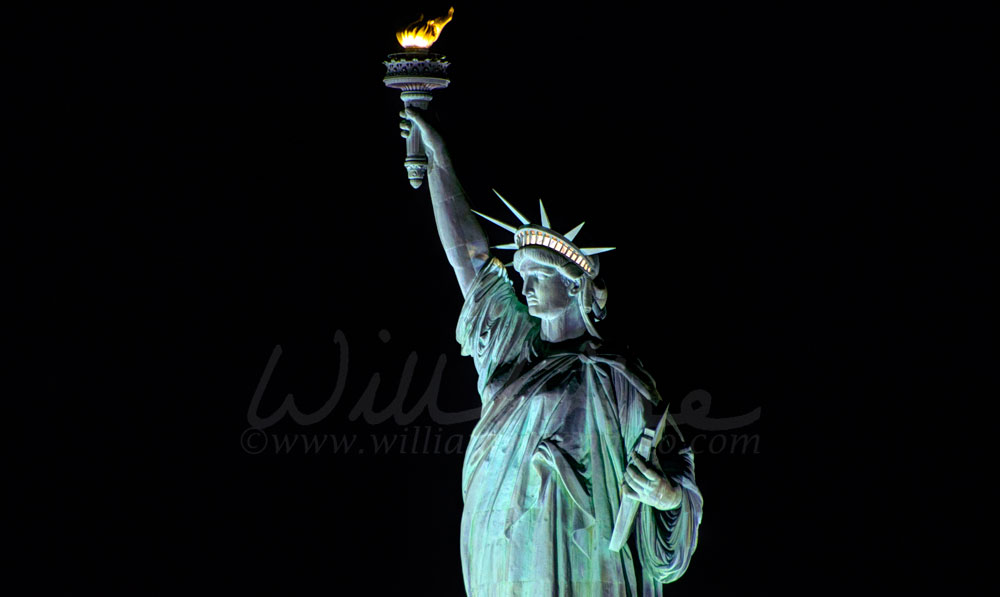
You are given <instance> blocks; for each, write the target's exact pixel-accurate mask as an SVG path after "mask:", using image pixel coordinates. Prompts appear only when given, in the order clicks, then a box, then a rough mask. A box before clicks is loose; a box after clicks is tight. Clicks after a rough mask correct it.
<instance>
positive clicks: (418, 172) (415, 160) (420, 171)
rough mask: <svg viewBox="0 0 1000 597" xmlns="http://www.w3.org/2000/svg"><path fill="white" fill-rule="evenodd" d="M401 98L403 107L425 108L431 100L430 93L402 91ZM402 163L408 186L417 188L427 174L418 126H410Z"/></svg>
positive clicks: (425, 157) (425, 155) (425, 158)
mask: <svg viewBox="0 0 1000 597" xmlns="http://www.w3.org/2000/svg"><path fill="white" fill-rule="evenodd" d="M402 98H403V106H404V107H406V108H416V109H417V110H426V109H427V104H428V103H430V101H431V99H430V98H431V94H430V93H414V92H412V91H411V92H406V91H404V92H403V93H402ZM403 165H404V166H405V167H406V175H407V176H408V177H409V179H410V186H411V187H413V188H415V189H419V188H420V185H422V184H423V182H424V176H425V175H426V174H427V154H426V153H424V142H423V140H422V139H421V138H420V129H419V128H418V127H415V126H414V127H410V135H409V136H408V137H407V138H406V161H405V162H403Z"/></svg>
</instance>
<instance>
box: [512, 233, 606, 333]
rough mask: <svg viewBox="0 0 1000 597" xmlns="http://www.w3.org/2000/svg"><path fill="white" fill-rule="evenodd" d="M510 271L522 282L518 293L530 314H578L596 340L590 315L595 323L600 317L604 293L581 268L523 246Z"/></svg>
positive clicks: (547, 316)
mask: <svg viewBox="0 0 1000 597" xmlns="http://www.w3.org/2000/svg"><path fill="white" fill-rule="evenodd" d="M592 263H594V264H596V263H597V259H596V258H594V259H593V261H592ZM514 269H515V270H517V273H519V274H520V275H521V278H522V280H523V281H524V283H523V285H522V289H521V291H522V293H523V294H524V298H525V302H526V303H527V305H528V312H529V313H530V314H531V315H534V316H535V317H538V318H539V319H556V318H559V317H562V316H563V315H564V313H566V312H567V311H570V313H573V314H578V315H579V317H580V318H581V319H582V320H583V322H584V324H585V325H586V327H587V330H588V331H589V332H590V334H591V335H593V336H596V337H598V338H599V337H600V335H599V334H598V333H597V330H596V329H594V327H593V323H592V322H591V318H590V315H592V316H593V318H594V319H595V320H600V319H602V318H603V317H604V314H605V308H604V305H605V302H606V300H607V290H606V289H605V288H604V286H603V284H601V283H600V282H598V281H596V280H595V279H594V278H593V277H592V276H588V275H587V274H586V273H585V272H584V270H583V268H581V267H580V266H579V265H577V264H576V263H573V262H572V261H570V260H569V259H567V258H566V257H564V256H563V255H560V254H559V253H557V252H556V251H553V250H552V249H548V248H546V247H543V246H527V247H523V248H521V249H519V250H517V251H516V252H515V253H514Z"/></svg>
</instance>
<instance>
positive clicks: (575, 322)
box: [541, 308, 587, 343]
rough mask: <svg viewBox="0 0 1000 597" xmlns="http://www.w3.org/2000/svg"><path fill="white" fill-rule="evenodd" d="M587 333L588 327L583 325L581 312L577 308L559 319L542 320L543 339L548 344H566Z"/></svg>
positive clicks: (571, 309)
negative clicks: (565, 342)
mask: <svg viewBox="0 0 1000 597" xmlns="http://www.w3.org/2000/svg"><path fill="white" fill-rule="evenodd" d="M586 333H587V326H586V324H584V323H583V318H582V317H581V315H580V310H579V309H576V308H569V309H566V310H565V311H563V312H562V313H561V314H560V316H559V317H553V318H552V319H543V320H542V328H541V337H542V340H545V341H546V342H552V343H555V342H564V341H566V340H572V339H573V338H579V337H581V336H583V335H584V334H586Z"/></svg>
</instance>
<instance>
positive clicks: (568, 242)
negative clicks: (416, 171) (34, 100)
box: [473, 190, 614, 338]
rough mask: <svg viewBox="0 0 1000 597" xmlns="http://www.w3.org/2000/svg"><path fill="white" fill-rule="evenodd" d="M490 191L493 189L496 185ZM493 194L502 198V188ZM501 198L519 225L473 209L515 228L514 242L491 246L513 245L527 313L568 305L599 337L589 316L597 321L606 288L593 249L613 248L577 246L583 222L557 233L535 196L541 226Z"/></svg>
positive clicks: (561, 311)
mask: <svg viewBox="0 0 1000 597" xmlns="http://www.w3.org/2000/svg"><path fill="white" fill-rule="evenodd" d="M493 192H494V193H496V191H495V190H494V191H493ZM497 197H500V193H497ZM500 200H501V201H503V203H504V205H506V206H507V208H508V209H509V210H510V211H511V213H513V214H514V215H515V216H516V217H517V219H518V220H520V221H521V224H522V226H521V227H520V228H515V227H514V226H511V225H510V224H505V223H504V222H501V221H500V220H497V219H495V218H491V217H490V216H488V215H486V214H481V213H479V212H478V211H475V210H473V213H475V214H478V215H479V216H481V217H483V218H486V219H487V220H489V221H491V222H493V223H494V224H496V225H497V226H500V227H501V228H503V229H504V230H507V231H508V232H512V233H514V242H512V243H508V244H503V245H496V246H495V247H493V248H495V249H513V250H514V269H516V270H517V272H518V273H519V274H521V277H522V278H523V279H524V297H525V299H526V301H527V303H528V312H529V313H531V314H532V315H534V316H535V317H538V318H540V319H543V320H545V319H556V318H559V317H563V316H565V315H566V314H567V311H568V310H569V309H575V311H572V312H571V313H574V314H579V317H581V318H582V319H583V322H584V324H585V325H586V327H587V331H588V332H590V334H591V335H592V336H596V337H598V338H600V335H599V334H598V333H597V330H596V329H594V324H593V322H592V321H591V316H593V318H594V319H595V320H600V319H603V318H604V314H605V310H604V304H605V303H606V302H607V300H608V291H607V289H605V287H604V285H603V284H602V283H601V282H599V281H598V279H597V273H598V271H599V269H600V263H599V262H598V259H597V254H598V253H604V252H605V251H612V250H614V247H594V248H581V247H578V246H576V244H574V243H573V239H575V238H576V235H577V233H578V232H580V229H581V228H583V223H582V222H581V223H580V224H578V225H577V226H576V227H575V228H573V229H572V230H570V231H569V232H567V233H565V234H559V233H558V232H556V231H555V230H553V229H552V225H551V224H550V223H549V216H548V214H546V213H545V206H544V205H543V204H542V200H541V199H539V200H538V211H539V215H540V217H541V225H538V224H531V223H530V222H529V221H528V218H526V217H524V215H523V214H522V213H521V212H519V211H517V210H516V209H514V206H513V205H511V204H510V203H508V202H507V200H506V199H504V198H503V197H500Z"/></svg>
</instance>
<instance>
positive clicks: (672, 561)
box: [456, 259, 702, 597]
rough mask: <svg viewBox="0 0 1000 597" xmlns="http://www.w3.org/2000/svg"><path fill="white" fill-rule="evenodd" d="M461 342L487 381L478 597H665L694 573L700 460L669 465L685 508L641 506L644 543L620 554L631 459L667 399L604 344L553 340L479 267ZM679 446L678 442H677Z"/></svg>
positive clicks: (473, 537) (465, 558)
mask: <svg viewBox="0 0 1000 597" xmlns="http://www.w3.org/2000/svg"><path fill="white" fill-rule="evenodd" d="M456 338H457V340H458V342H459V343H460V344H461V346H462V354H463V355H466V356H471V357H472V358H473V361H474V363H475V366H476V370H477V372H478V374H479V382H478V389H479V393H480V395H481V396H482V403H483V409H482V415H481V418H480V420H479V422H478V424H477V425H476V427H475V429H474V430H473V432H472V436H471V438H470V441H469V445H468V448H467V450H466V454H465V463H464V467H463V473H462V495H463V499H464V502H465V506H464V510H463V514H462V527H461V552H462V554H461V555H462V571H463V574H464V578H465V589H466V593H467V594H468V595H469V596H470V597H511V596H515V595H523V596H526V597H527V596H550V595H551V596H559V597H563V596H565V597H569V596H575V597H585V596H605V595H607V596H610V595H615V596H618V595H624V596H628V597H633V596H639V595H642V596H643V597H652V596H656V597H659V596H661V595H662V589H663V584H664V583H669V582H672V581H674V580H676V579H677V578H679V577H680V576H681V575H682V574H683V573H684V571H685V570H686V569H687V566H688V563H689V562H690V559H691V555H692V553H693V552H694V549H695V547H696V545H697V541H698V525H699V524H700V522H701V512H702V498H701V493H700V492H699V491H698V487H697V485H696V484H695V477H694V457H693V455H692V453H691V452H690V450H688V449H683V450H680V451H679V452H677V453H676V454H674V455H672V456H671V457H670V458H668V459H666V460H665V461H663V459H661V461H662V463H661V464H662V465H664V466H663V467H662V468H663V470H664V472H665V474H667V475H668V476H669V477H670V478H671V480H672V481H673V482H674V484H675V486H679V487H681V488H682V491H683V499H682V504H681V506H680V507H679V508H677V509H674V510H669V511H659V510H656V509H654V508H652V507H650V506H647V505H645V504H643V505H642V506H641V508H640V511H639V515H638V516H637V517H636V523H635V531H634V533H633V537H632V539H630V541H629V543H627V544H626V545H625V546H624V547H623V548H622V549H621V551H619V552H617V553H616V552H613V551H611V550H610V549H609V547H608V545H609V543H610V540H611V534H612V530H613V528H614V524H615V516H616V514H617V511H618V507H619V504H620V501H621V497H622V483H623V476H624V473H625V468H626V466H627V464H628V462H627V458H628V456H629V454H630V453H631V451H632V448H633V447H634V446H635V445H636V442H637V440H638V438H639V436H640V435H641V433H642V431H643V429H644V428H645V427H647V426H655V423H656V421H655V420H654V417H653V415H652V411H653V407H654V406H655V405H656V404H657V403H659V401H660V397H659V394H657V392H656V386H655V383H654V382H653V380H652V378H651V377H650V376H649V374H648V373H646V371H645V370H643V369H642V367H641V366H640V365H639V363H638V362H636V361H630V360H628V359H626V358H624V357H622V356H620V355H618V354H614V353H613V352H608V351H603V350H602V348H601V345H600V343H599V342H598V341H596V340H594V339H591V338H589V337H588V338H577V339H574V340H570V341H567V342H560V343H548V342H545V341H543V340H541V338H540V320H538V319H537V318H535V317H533V316H531V315H530V314H529V313H528V308H527V306H525V305H524V304H523V303H521V302H520V301H519V300H518V298H517V296H516V294H515V292H514V289H513V285H512V284H511V282H510V280H509V279H508V277H507V274H506V271H505V270H504V267H503V265H502V264H501V263H500V262H499V261H498V260H496V259H492V260H491V261H490V262H489V263H487V264H486V265H485V266H483V268H482V269H481V270H480V272H479V274H478V276H477V278H476V280H475V281H474V283H473V285H472V287H471V288H470V290H469V292H468V294H467V296H466V302H465V305H464V307H463V309H462V312H461V315H460V316H459V321H458V326H457V329H456ZM677 439H678V440H680V438H677Z"/></svg>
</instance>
